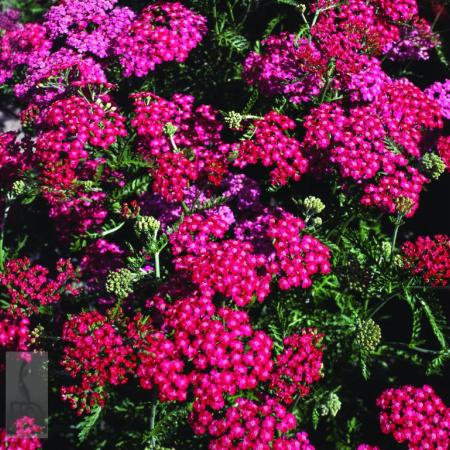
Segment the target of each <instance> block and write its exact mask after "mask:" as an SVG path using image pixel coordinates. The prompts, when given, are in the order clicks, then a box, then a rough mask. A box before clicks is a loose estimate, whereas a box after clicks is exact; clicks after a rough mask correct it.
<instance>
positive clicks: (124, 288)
mask: <svg viewBox="0 0 450 450" xmlns="http://www.w3.org/2000/svg"><path fill="white" fill-rule="evenodd" d="M135 279H136V276H135V274H134V273H133V272H132V271H131V270H129V269H126V268H123V269H119V270H116V271H114V272H110V273H109V274H108V276H107V278H106V284H105V287H106V291H107V292H108V293H110V294H113V295H115V296H116V297H117V298H119V299H123V298H126V297H128V296H129V295H130V294H131V293H132V292H133V284H134V281H135Z"/></svg>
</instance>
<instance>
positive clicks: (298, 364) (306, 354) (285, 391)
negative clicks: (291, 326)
mask: <svg viewBox="0 0 450 450" xmlns="http://www.w3.org/2000/svg"><path fill="white" fill-rule="evenodd" d="M322 338H323V335H321V334H319V333H317V332H316V331H315V330H304V331H303V334H301V335H300V334H294V335H291V336H288V337H287V338H285V339H284V341H283V345H284V350H283V352H282V353H280V354H279V355H278V356H277V360H276V366H275V370H274V373H273V375H272V378H271V382H270V383H271V387H272V388H274V389H275V392H276V395H277V397H279V398H281V399H282V400H283V401H284V403H286V404H290V403H292V402H293V401H294V396H295V395H300V396H305V395H307V394H308V393H309V390H310V387H309V386H310V385H311V384H313V383H314V382H315V381H318V380H319V379H320V378H321V369H322V346H321V340H322Z"/></svg>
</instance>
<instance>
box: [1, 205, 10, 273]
mask: <svg viewBox="0 0 450 450" xmlns="http://www.w3.org/2000/svg"><path fill="white" fill-rule="evenodd" d="M10 200H11V199H10V198H9V196H7V197H6V204H5V210H4V211H3V217H2V223H1V225H0V269H3V265H4V259H5V251H4V248H3V243H4V242H5V229H6V221H7V219H8V214H9V210H10V208H11V201H10Z"/></svg>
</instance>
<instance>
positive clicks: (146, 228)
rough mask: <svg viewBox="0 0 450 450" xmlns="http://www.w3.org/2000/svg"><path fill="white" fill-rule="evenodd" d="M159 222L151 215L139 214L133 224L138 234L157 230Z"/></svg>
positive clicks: (159, 225)
mask: <svg viewBox="0 0 450 450" xmlns="http://www.w3.org/2000/svg"><path fill="white" fill-rule="evenodd" d="M160 227H161V223H160V221H159V220H157V219H155V218H154V217H153V216H139V217H138V218H137V219H136V222H135V224H134V229H135V230H136V233H137V234H138V235H143V234H147V233H154V232H155V231H157V230H159V229H160Z"/></svg>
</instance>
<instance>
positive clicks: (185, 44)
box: [115, 1, 206, 77]
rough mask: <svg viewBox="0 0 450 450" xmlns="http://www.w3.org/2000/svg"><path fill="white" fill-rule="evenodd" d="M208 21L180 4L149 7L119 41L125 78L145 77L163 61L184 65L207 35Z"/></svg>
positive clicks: (161, 4)
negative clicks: (132, 76) (131, 76)
mask: <svg viewBox="0 0 450 450" xmlns="http://www.w3.org/2000/svg"><path fill="white" fill-rule="evenodd" d="M205 22H206V21H205V18H204V17H202V16H200V15H198V14H195V13H194V12H192V11H190V10H189V9H187V8H185V7H184V6H183V5H182V4H181V3H178V2H162V1H159V2H156V3H155V4H153V5H150V6H147V7H146V8H144V9H143V11H142V12H141V14H140V15H139V16H138V17H136V18H135V19H134V20H133V21H132V22H131V24H130V25H129V26H128V27H126V28H125V29H124V32H123V33H121V34H120V35H118V38H117V44H116V48H115V53H116V55H118V56H119V60H120V62H121V64H122V66H123V68H124V76H126V77H128V76H130V75H133V74H134V75H136V76H138V77H142V76H144V75H147V74H148V72H150V71H153V70H154V69H155V66H156V65H158V64H161V63H163V62H166V61H177V62H184V61H185V60H186V59H187V57H188V55H189V52H190V51H191V50H192V49H193V48H195V47H196V46H197V45H198V43H199V42H200V41H201V39H202V37H203V35H204V34H205V32H206V26H205Z"/></svg>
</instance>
